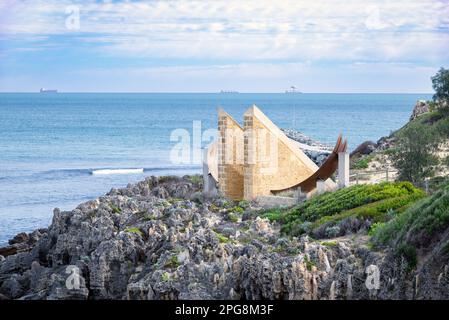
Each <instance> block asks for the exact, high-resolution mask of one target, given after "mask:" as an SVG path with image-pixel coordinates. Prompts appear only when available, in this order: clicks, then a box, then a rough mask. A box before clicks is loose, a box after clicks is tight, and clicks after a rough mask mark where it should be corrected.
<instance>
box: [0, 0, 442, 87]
mask: <svg viewBox="0 0 449 320" xmlns="http://www.w3.org/2000/svg"><path fill="white" fill-rule="evenodd" d="M78 13H79V14H78ZM78 22H79V24H78ZM448 52H449V0H408V1H405V0H397V1H385V0H365V1H360V0H351V1H336V0H314V1H306V0H304V1H300V0H295V1H290V0H285V1H266V0H257V1H253V0H248V1H240V0H239V1H236V0H227V1H221V0H211V1H207V0H200V1H184V0H180V1H176V0H175V1H67V0H46V1H13V0H2V1H1V2H0V91H3V92H21V91H31V92H35V91H37V90H39V88H40V87H46V88H57V89H59V90H60V91H73V92H81V91H83V92H84V91H87V92H116V91H119V92H216V91H219V90H221V89H225V90H238V91H241V92H282V91H283V90H285V89H287V88H288V87H290V86H291V85H296V86H297V87H298V88H300V89H301V90H302V91H304V92H400V93H409V92H410V93H413V92H419V93H424V92H431V91H432V88H431V83H430V77H431V76H432V75H433V74H434V73H435V72H436V71H437V70H438V69H439V68H440V67H442V66H443V67H446V68H449V54H448Z"/></svg>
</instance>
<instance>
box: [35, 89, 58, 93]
mask: <svg viewBox="0 0 449 320" xmlns="http://www.w3.org/2000/svg"><path fill="white" fill-rule="evenodd" d="M39 92H40V93H58V90H56V89H45V88H41V90H40V91H39Z"/></svg>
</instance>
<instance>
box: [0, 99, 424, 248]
mask: <svg viewBox="0 0 449 320" xmlns="http://www.w3.org/2000/svg"><path fill="white" fill-rule="evenodd" d="M430 98H431V96H430V95H429V94H282V93H279V94H268V93H266V94H249V93H248V94H247V93H240V94H225V93H224V94H220V93H217V94H209V93H177V94H173V93H141V94H140V93H57V94H50V93H48V94H43V93H42V94H41V93H0V246H1V245H4V244H6V243H7V240H8V239H10V238H11V237H12V236H14V235H15V234H17V233H18V232H30V231H32V230H34V229H36V228H41V227H47V226H48V225H49V224H50V223H51V218H52V215H53V213H52V211H53V209H54V208H55V207H59V208H60V209H62V210H71V209H73V208H75V207H76V206H77V205H78V204H79V203H81V202H84V201H87V200H90V199H94V198H96V197H98V196H100V195H102V194H104V193H106V192H108V191H109V190H110V189H111V188H113V187H114V188H119V187H124V186H126V185H127V184H128V183H133V182H137V181H139V180H142V179H144V177H146V176H151V175H168V174H174V175H184V174H192V173H200V172H201V167H200V164H199V163H197V162H192V163H181V164H179V163H172V162H171V160H170V159H171V158H170V151H171V150H172V149H173V147H175V146H176V145H177V143H178V142H177V141H176V140H175V139H170V136H171V134H172V133H173V132H174V130H176V129H181V130H184V131H182V132H189V133H190V134H191V137H192V139H191V141H192V143H193V141H194V138H193V137H194V134H193V131H194V130H193V127H194V126H196V127H198V126H199V125H200V126H201V130H202V132H203V131H205V130H207V129H213V128H216V124H217V113H216V108H217V107H218V106H221V107H223V108H224V109H225V110H226V111H228V112H229V113H230V114H231V115H232V116H234V117H235V119H236V120H238V121H240V122H243V121H242V120H243V113H244V112H245V110H246V109H247V108H248V107H250V106H251V105H252V104H256V105H257V106H258V107H259V108H260V109H261V110H262V111H263V112H264V113H266V114H267V115H268V116H269V117H270V118H271V119H272V120H273V122H274V123H275V124H277V125H278V126H279V127H281V128H293V129H296V130H299V131H301V132H303V133H305V134H306V135H308V136H310V137H312V138H314V139H316V140H319V141H321V142H324V143H328V144H330V145H333V144H334V143H335V140H336V138H337V136H338V134H339V133H340V132H341V133H343V135H344V136H345V137H347V138H348V140H349V147H350V149H351V150H352V149H354V148H355V147H356V146H357V145H359V144H360V143H361V142H363V141H366V140H373V141H377V140H378V138H380V137H381V136H385V135H388V134H389V133H390V132H391V131H392V130H395V129H398V128H400V127H401V126H402V125H404V124H405V123H406V122H407V120H408V118H409V116H410V114H411V112H412V108H413V106H414V104H415V102H416V101H417V100H418V99H430ZM185 130H187V131H185ZM175 132H177V131H175ZM178 132H179V130H178ZM206 142H207V141H205V142H204V143H203V144H206ZM111 169H112V171H111ZM114 169H122V170H125V171H124V172H121V174H114V173H117V172H115V171H114ZM127 169H138V170H134V171H126V170H127Z"/></svg>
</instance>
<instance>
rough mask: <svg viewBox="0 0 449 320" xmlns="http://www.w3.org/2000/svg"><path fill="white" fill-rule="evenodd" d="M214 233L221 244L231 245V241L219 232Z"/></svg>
mask: <svg viewBox="0 0 449 320" xmlns="http://www.w3.org/2000/svg"><path fill="white" fill-rule="evenodd" d="M214 233H215V236H216V237H217V239H218V241H219V242H220V243H229V242H230V241H231V239H229V238H228V237H226V236H225V235H223V234H221V233H219V232H217V231H214Z"/></svg>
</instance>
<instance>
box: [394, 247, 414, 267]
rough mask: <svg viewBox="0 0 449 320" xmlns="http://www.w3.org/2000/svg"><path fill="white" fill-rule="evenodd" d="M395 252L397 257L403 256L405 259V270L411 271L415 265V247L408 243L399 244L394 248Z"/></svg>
mask: <svg viewBox="0 0 449 320" xmlns="http://www.w3.org/2000/svg"><path fill="white" fill-rule="evenodd" d="M395 253H396V256H397V257H404V259H405V260H406V261H407V265H408V268H407V271H411V270H413V269H414V268H415V267H416V265H417V263H418V258H417V254H416V249H415V247H413V246H411V245H408V244H401V245H399V246H398V247H397V248H396V250H395Z"/></svg>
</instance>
